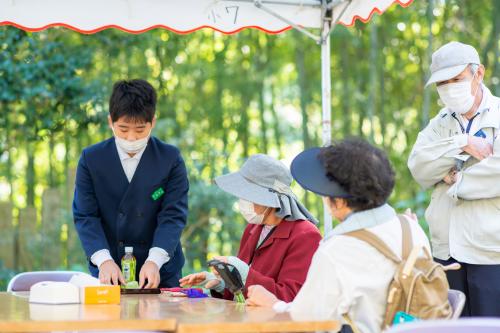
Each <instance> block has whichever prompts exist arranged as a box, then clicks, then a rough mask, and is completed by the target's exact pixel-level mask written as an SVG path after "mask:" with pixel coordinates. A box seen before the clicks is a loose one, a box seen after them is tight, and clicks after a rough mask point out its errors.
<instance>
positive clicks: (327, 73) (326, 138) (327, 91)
mask: <svg viewBox="0 0 500 333" xmlns="http://www.w3.org/2000/svg"><path fill="white" fill-rule="evenodd" d="M323 24H324V28H323V29H322V30H323V31H322V33H323V36H324V37H325V38H322V41H321V97H322V98H321V101H322V138H323V146H327V145H330V144H331V142H332V119H331V118H332V102H331V101H332V99H331V89H332V82H331V80H332V78H331V67H330V66H331V65H330V59H331V58H330V56H331V50H330V29H331V26H330V24H331V22H329V21H328V20H325V21H324V22H323ZM323 218H324V221H325V222H324V223H325V225H324V235H325V236H326V235H327V234H328V233H329V232H330V231H331V230H332V217H331V216H330V214H329V213H328V209H327V207H326V206H325V204H323Z"/></svg>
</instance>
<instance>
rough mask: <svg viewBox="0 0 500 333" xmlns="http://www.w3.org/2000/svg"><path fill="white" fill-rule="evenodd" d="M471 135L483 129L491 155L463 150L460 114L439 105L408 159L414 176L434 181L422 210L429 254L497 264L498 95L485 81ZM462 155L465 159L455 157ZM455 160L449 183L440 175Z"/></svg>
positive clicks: (499, 241)
mask: <svg viewBox="0 0 500 333" xmlns="http://www.w3.org/2000/svg"><path fill="white" fill-rule="evenodd" d="M482 89H483V100H482V101H481V105H480V106H479V109H478V112H479V115H478V116H477V117H476V118H475V119H474V120H473V126H472V129H473V130H472V131H471V132H470V133H469V134H470V135H474V134H476V133H477V132H478V131H482V132H481V134H483V135H484V136H485V138H486V139H487V140H489V141H490V143H492V144H493V150H494V151H493V155H492V156H490V157H488V158H486V159H484V160H482V161H478V160H476V159H475V158H473V157H471V156H469V155H467V154H466V153H464V152H463V150H462V148H463V147H465V146H466V145H467V134H463V132H462V128H466V124H462V127H461V126H460V122H462V119H461V116H460V115H456V114H454V113H453V112H451V111H450V110H448V109H446V108H444V109H442V110H441V111H440V112H439V114H438V115H437V116H436V117H434V119H432V120H431V121H430V123H429V125H427V127H426V128H425V129H424V130H423V131H421V132H420V133H419V135H418V138H417V142H416V143H415V145H414V147H413V150H412V152H411V154H410V157H409V159H408V167H409V169H410V171H411V173H412V175H413V177H414V178H415V180H416V181H417V182H418V183H419V184H420V185H421V186H422V187H424V188H425V189H426V188H430V187H434V191H433V192H432V196H431V202H430V205H429V207H428V208H427V210H426V212H425V217H426V220H427V223H428V224H429V229H430V232H431V243H432V248H433V254H434V256H435V257H436V258H439V259H443V260H446V259H448V258H449V257H450V256H451V257H453V258H455V259H456V260H458V261H461V262H465V263H471V264H484V265H488V264H500V142H499V139H498V138H497V136H498V133H499V127H500V99H499V98H498V97H495V96H493V95H491V92H490V91H489V90H488V88H486V87H485V86H484V85H483V86H482ZM459 160H465V163H463V164H462V162H459ZM456 166H459V167H460V168H461V171H460V172H459V173H458V176H457V179H458V180H457V182H456V183H455V184H454V185H453V186H449V185H447V184H445V183H444V182H443V181H442V179H443V178H444V177H445V176H446V175H447V173H448V172H449V171H450V169H451V168H453V167H456Z"/></svg>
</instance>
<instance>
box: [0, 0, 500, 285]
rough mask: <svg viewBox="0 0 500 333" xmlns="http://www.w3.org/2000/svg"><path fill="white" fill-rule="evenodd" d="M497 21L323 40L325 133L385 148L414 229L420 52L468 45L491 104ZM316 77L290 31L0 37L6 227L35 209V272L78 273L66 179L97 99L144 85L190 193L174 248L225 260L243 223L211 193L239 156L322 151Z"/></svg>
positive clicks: (471, 12)
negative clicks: (153, 93)
mask: <svg viewBox="0 0 500 333" xmlns="http://www.w3.org/2000/svg"><path fill="white" fill-rule="evenodd" d="M498 17H500V1H492V0H489V1H482V2H481V6H478V5H477V4H476V3H475V2H472V1H466V0H432V1H414V2H413V4H412V5H411V6H409V7H408V8H402V7H400V6H392V7H391V8H390V9H389V10H388V11H387V12H386V13H384V15H383V16H381V17H378V16H377V15H375V17H374V19H373V20H372V21H371V22H370V23H368V24H362V23H359V22H358V23H356V24H355V26H354V27H350V28H345V27H343V26H338V27H336V29H335V30H334V32H333V33H332V54H333V55H332V59H331V60H332V79H333V82H332V109H333V111H332V119H333V125H332V135H333V137H334V139H341V138H344V137H347V136H351V135H357V136H362V137H365V138H367V139H368V140H371V141H372V142H374V143H375V144H377V145H378V146H381V147H383V148H384V149H385V151H386V152H387V153H388V155H389V157H390V159H391V161H392V163H393V165H394V168H395V170H396V173H397V185H396V188H395V191H394V193H393V195H392V196H391V198H390V201H391V203H392V204H394V205H395V206H396V207H397V208H399V209H404V208H406V207H410V208H412V209H413V210H414V211H416V213H417V214H418V216H419V217H420V222H421V223H422V225H424V226H425V221H424V209H425V207H426V206H427V204H428V201H429V194H428V193H427V192H424V191H422V190H421V189H420V188H419V186H418V185H417V184H416V183H415V182H414V181H413V179H412V177H411V175H410V173H409V171H408V169H407V166H406V161H407V158H408V154H409V152H410V150H411V147H412V145H413V143H414V141H415V139H416V136H417V134H418V132H419V130H420V129H421V128H422V126H424V125H425V124H426V123H427V122H428V121H429V119H430V118H432V117H433V116H434V115H435V114H436V113H437V111H438V110H439V106H438V104H437V95H436V93H435V92H434V90H433V89H432V88H430V89H428V90H424V89H423V86H424V82H425V80H426V78H427V77H428V67H429V65H430V55H431V53H432V51H433V50H434V49H436V48H437V47H439V46H440V45H442V44H444V43H446V42H448V41H451V40H460V41H463V42H466V43H471V44H473V45H475V46H476V47H477V49H478V50H479V52H480V54H481V58H482V60H483V62H484V64H485V65H486V68H487V72H486V80H485V83H486V84H487V85H488V86H490V88H492V90H493V92H494V93H496V94H497V95H498V94H499V93H500V72H499V71H500V66H498V63H499V62H498V59H499V57H500V54H499V52H500V49H499V45H498V40H499V32H500V25H499V24H500V21H499V20H498ZM320 68H321V67H320V48H319V46H318V45H316V44H315V43H314V42H313V41H312V40H309V39H307V38H306V37H304V36H303V35H301V34H300V33H298V32H296V31H290V32H286V33H283V34H280V35H272V36H271V35H266V34H263V33H261V32H259V31H256V30H245V31H243V32H241V33H239V34H237V35H231V36H225V35H221V34H220V33H217V32H213V31H210V30H204V31H198V32H196V33H193V34H190V35H176V34H174V33H172V32H169V31H166V30H161V29H155V30H153V31H150V32H148V33H145V34H141V35H131V34H126V33H123V32H120V31H116V30H106V31H103V32H100V33H97V34H95V35H81V34H78V33H76V32H72V31H70V30H67V29H63V28H53V29H50V30H46V31H43V32H39V33H25V32H23V31H20V30H17V29H15V28H12V27H0V114H1V117H0V200H5V201H10V202H12V203H13V204H14V217H15V218H14V221H13V222H14V225H15V224H18V220H17V216H18V215H19V209H21V208H24V207H29V206H34V207H35V208H36V209H37V212H38V218H37V225H36V227H37V230H43V229H44V228H45V223H57V227H56V228H55V231H54V233H53V234H51V235H53V236H51V237H52V238H50V237H49V238H45V240H43V241H41V240H40V237H39V236H38V235H33V237H32V239H31V241H30V244H31V243H32V244H31V245H30V246H32V257H33V263H34V265H35V266H34V268H37V269H42V268H57V267H61V268H67V269H78V270H84V269H86V263H85V257H84V255H83V251H82V250H81V247H80V244H79V243H78V240H76V241H75V239H74V236H75V235H74V228H73V227H72V218H71V210H70V205H71V195H72V191H73V177H74V173H73V172H74V168H75V166H76V163H77V161H78V158H79V155H80V153H81V151H82V149H83V148H84V147H85V146H88V145H90V144H93V143H96V142H98V141H100V140H103V139H106V138H108V137H110V136H111V135H112V133H111V131H110V130H109V128H108V127H107V98H108V96H109V93H110V90H111V87H112V84H113V82H114V81H116V80H119V79H127V78H137V77H140V78H144V79H147V80H148V81H150V82H151V83H152V84H153V85H154V86H155V88H156V89H157V91H158V94H159V101H158V123H157V127H156V129H155V130H154V135H156V136H158V137H159V138H161V139H162V140H164V141H166V142H168V143H172V144H175V145H177V146H178V147H179V148H180V149H181V151H182V153H183V156H184V159H185V160H186V164H187V167H188V170H189V177H190V182H191V190H190V194H189V205H190V213H189V219H188V225H187V227H186V231H185V232H184V235H183V246H184V247H185V249H186V266H185V272H190V271H193V270H199V269H203V268H205V261H206V260H207V258H208V257H210V256H211V255H215V254H235V253H236V252H237V250H238V242H239V238H240V236H241V232H242V230H243V228H244V226H245V224H244V221H243V220H242V218H241V217H240V216H239V215H238V214H237V212H235V210H234V208H233V203H234V198H231V197H230V196H228V195H227V194H225V193H223V192H222V191H220V190H218V189H217V188H216V186H214V185H212V180H213V179H214V178H215V177H216V176H218V175H221V174H223V173H226V172H230V171H235V170H237V169H238V168H239V166H240V165H241V164H242V163H243V161H244V159H245V158H246V157H247V156H249V155H251V154H255V153H268V154H270V155H271V156H274V157H276V158H281V159H284V160H285V162H290V161H291V159H292V158H293V157H294V156H295V155H296V154H297V153H298V152H300V150H302V149H303V148H304V147H308V146H313V145H320V144H321V142H320V141H321V139H320V138H321V72H320ZM48 188H58V189H60V190H61V200H60V205H61V207H60V208H59V209H60V210H61V211H62V213H61V214H60V215H59V217H58V218H57V219H55V220H54V221H42V219H41V215H42V213H41V212H42V211H43V202H42V194H43V192H44V190H46V189H48ZM294 190H295V192H296V193H297V194H298V195H299V197H300V198H301V200H302V201H303V202H304V203H305V204H306V206H307V207H308V208H310V210H311V211H312V212H313V214H315V215H316V216H318V217H321V216H322V210H321V201H320V200H319V198H317V197H316V196H314V195H311V194H307V193H305V192H304V191H303V190H302V189H301V188H300V187H299V186H297V185H296V184H295V185H294ZM16 228H19V225H17V226H16ZM72 237H73V238H72ZM51 240H53V241H54V242H56V241H57V242H60V243H61V244H62V245H61V246H62V250H61V259H60V261H59V262H58V264H57V265H56V266H57V267H46V265H45V264H44V262H43V260H42V259H41V258H40V255H39V254H40V253H39V252H38V251H39V249H40V246H42V245H43V244H50V242H51ZM16 269H18V270H21V269H23V267H21V266H20V264H19V263H18V266H17V267H16ZM0 274H1V276H0V281H4V280H6V279H8V277H9V276H10V274H11V272H10V271H9V272H8V271H6V270H5V269H2V268H0ZM0 283H2V282H0ZM1 287H2V285H0V288H1Z"/></svg>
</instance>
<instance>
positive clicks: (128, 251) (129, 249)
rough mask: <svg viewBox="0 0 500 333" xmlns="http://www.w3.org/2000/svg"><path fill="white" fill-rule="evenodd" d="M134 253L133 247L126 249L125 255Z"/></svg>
mask: <svg viewBox="0 0 500 333" xmlns="http://www.w3.org/2000/svg"><path fill="white" fill-rule="evenodd" d="M132 252H134V248H133V247H132V246H127V247H125V253H132Z"/></svg>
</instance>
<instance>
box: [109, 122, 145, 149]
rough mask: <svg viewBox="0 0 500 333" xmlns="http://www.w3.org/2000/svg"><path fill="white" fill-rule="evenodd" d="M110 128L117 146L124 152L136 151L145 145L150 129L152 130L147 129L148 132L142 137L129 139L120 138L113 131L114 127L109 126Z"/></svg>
mask: <svg viewBox="0 0 500 333" xmlns="http://www.w3.org/2000/svg"><path fill="white" fill-rule="evenodd" d="M111 129H112V130H113V134H114V135H115V140H116V143H117V144H118V147H120V148H121V149H123V150H124V151H125V152H126V153H129V154H133V153H137V152H138V151H140V150H141V149H142V148H144V147H146V145H147V144H148V141H149V137H150V136H151V131H152V129H151V130H150V131H149V134H148V135H147V136H146V137H144V138H142V139H138V140H134V141H129V140H126V139H122V138H120V137H118V136H117V135H116V133H115V129H114V128H113V127H111Z"/></svg>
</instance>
